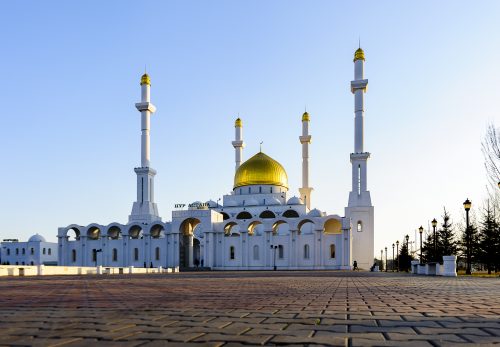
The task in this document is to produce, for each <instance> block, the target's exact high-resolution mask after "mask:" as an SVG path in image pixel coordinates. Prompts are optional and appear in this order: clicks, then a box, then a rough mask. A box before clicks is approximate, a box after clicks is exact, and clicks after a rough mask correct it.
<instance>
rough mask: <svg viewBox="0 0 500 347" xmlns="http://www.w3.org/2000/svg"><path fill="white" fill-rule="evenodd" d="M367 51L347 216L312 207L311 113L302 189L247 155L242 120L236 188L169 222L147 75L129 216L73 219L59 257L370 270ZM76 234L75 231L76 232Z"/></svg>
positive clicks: (138, 263)
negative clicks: (161, 209)
mask: <svg viewBox="0 0 500 347" xmlns="http://www.w3.org/2000/svg"><path fill="white" fill-rule="evenodd" d="M364 61H365V57H364V52H363V50H361V48H360V49H358V50H357V51H356V52H355V56H354V80H353V81H352V82H351V91H352V93H353V94H354V100H355V102H354V104H355V107H354V108H355V109H354V152H353V153H351V155H350V159H351V164H352V189H351V192H350V193H349V200H348V205H347V207H346V208H345V211H344V216H341V215H338V214H327V213H325V212H322V211H320V210H319V209H316V208H312V206H311V193H312V190H313V189H312V188H311V187H310V185H309V145H310V143H311V135H310V134H309V122H310V116H309V114H308V113H307V112H306V113H304V114H303V115H302V134H301V136H299V141H300V144H301V146H302V187H301V188H300V189H299V196H300V197H295V196H291V194H290V192H289V191H288V177H287V174H286V171H285V169H284V168H283V167H282V166H281V165H280V164H279V163H278V162H277V161H276V160H274V159H272V158H270V157H269V156H267V155H266V154H264V153H262V152H259V153H257V154H255V155H254V156H252V157H251V158H250V159H248V160H246V161H245V162H242V157H243V148H244V146H245V144H244V141H243V124H242V121H241V119H239V118H238V119H237V120H236V122H235V140H234V141H233V142H232V145H233V147H234V149H235V164H236V168H235V176H234V183H233V191H232V192H231V193H230V194H228V195H224V196H223V198H222V203H221V204H219V202H214V201H208V202H205V203H201V202H195V203H193V204H190V205H189V206H186V209H180V210H174V211H172V219H171V221H170V222H164V221H162V218H161V217H160V215H159V213H158V207H157V205H156V203H155V202H154V177H155V174H156V171H155V170H154V169H152V168H151V166H150V141H149V138H150V117H151V115H152V114H153V113H154V112H155V110H156V109H155V106H154V105H153V104H152V103H151V101H150V99H151V98H150V88H151V83H150V78H149V76H148V75H147V74H144V75H143V76H142V78H141V102H139V103H137V104H136V108H137V110H138V111H139V112H140V113H141V131H142V135H141V167H138V168H135V172H136V174H137V198H136V201H135V202H134V203H133V207H132V213H131V214H130V216H129V220H128V223H111V224H109V225H101V224H98V223H92V224H90V225H87V226H81V225H78V224H72V225H69V226H67V227H63V228H59V230H58V248H59V250H58V251H59V252H58V263H59V265H64V266H97V265H102V266H118V267H121V266H124V267H125V266H134V267H159V266H161V267H180V268H187V267H196V266H203V267H208V268H211V269H214V270H266V269H267V270H269V269H276V268H277V269H290V270H292V269H351V267H352V264H353V261H354V260H356V261H357V263H358V266H359V267H361V268H365V269H367V268H369V267H370V266H371V265H372V263H373V255H374V245H373V239H374V208H373V206H372V203H371V197H370V192H369V191H368V190H367V159H368V158H369V157H370V154H369V153H367V152H364V149H363V136H364V134H363V131H364V129H363V118H364V93H365V92H366V88H367V84H368V80H366V79H364V74H363V68H364ZM70 234H72V235H73V237H70Z"/></svg>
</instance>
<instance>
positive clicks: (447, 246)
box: [436, 208, 458, 263]
mask: <svg viewBox="0 0 500 347" xmlns="http://www.w3.org/2000/svg"><path fill="white" fill-rule="evenodd" d="M442 218H443V223H442V224H441V228H440V229H439V230H437V232H436V234H437V235H436V238H437V247H436V248H437V252H436V253H437V254H436V255H437V258H438V259H436V260H437V261H439V262H440V263H442V261H443V256H445V255H456V254H457V250H458V247H457V240H456V239H455V232H454V230H453V225H452V223H451V217H450V214H449V213H448V211H446V208H444V214H443V215H442Z"/></svg>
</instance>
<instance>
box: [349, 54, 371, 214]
mask: <svg viewBox="0 0 500 347" xmlns="http://www.w3.org/2000/svg"><path fill="white" fill-rule="evenodd" d="M364 63H365V52H363V50H362V49H361V48H358V49H357V50H356V52H355V53H354V80H353V81H351V92H352V93H353V94H354V153H351V164H352V190H351V194H350V195H349V206H371V198H370V192H368V191H367V185H366V176H367V175H366V161H367V160H368V158H369V157H370V153H368V152H364V151H363V136H364V129H363V126H364V125H363V123H364V113H365V107H364V105H365V104H364V94H365V93H366V90H367V87H368V80H367V79H364V72H363V68H364Z"/></svg>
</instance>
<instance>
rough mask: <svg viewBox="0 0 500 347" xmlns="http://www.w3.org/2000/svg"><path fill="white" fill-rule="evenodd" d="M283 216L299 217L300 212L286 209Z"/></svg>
mask: <svg viewBox="0 0 500 347" xmlns="http://www.w3.org/2000/svg"><path fill="white" fill-rule="evenodd" d="M283 217H285V218H298V217H299V214H298V213H297V211H295V210H292V209H290V210H286V211H285V212H283Z"/></svg>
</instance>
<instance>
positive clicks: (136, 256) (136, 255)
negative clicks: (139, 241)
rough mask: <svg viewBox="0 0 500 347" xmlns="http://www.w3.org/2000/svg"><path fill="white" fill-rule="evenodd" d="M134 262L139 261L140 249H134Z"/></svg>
mask: <svg viewBox="0 0 500 347" xmlns="http://www.w3.org/2000/svg"><path fill="white" fill-rule="evenodd" d="M134 260H139V248H134Z"/></svg>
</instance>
